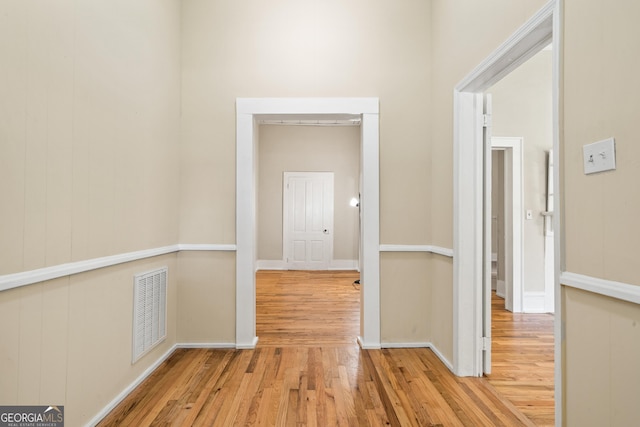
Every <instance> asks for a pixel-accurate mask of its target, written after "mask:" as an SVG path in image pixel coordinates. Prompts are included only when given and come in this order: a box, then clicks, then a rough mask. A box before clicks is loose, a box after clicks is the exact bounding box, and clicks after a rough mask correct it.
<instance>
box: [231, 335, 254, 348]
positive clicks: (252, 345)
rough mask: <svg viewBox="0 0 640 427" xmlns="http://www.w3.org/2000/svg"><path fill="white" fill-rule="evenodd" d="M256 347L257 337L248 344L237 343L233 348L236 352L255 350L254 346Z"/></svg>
mask: <svg viewBox="0 0 640 427" xmlns="http://www.w3.org/2000/svg"><path fill="white" fill-rule="evenodd" d="M257 345H258V337H253V340H251V342H248V343H244V344H243V343H237V342H236V344H235V347H236V348H237V349H238V350H253V349H254V348H256V346H257Z"/></svg>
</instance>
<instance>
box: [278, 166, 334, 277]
mask: <svg viewBox="0 0 640 427" xmlns="http://www.w3.org/2000/svg"><path fill="white" fill-rule="evenodd" d="M294 177H305V178H322V179H323V180H324V183H325V184H327V183H330V188H331V197H330V200H325V201H326V202H327V205H326V208H327V210H326V211H323V219H324V220H325V221H324V222H323V225H322V227H323V228H324V227H327V230H328V233H326V234H327V235H328V236H330V237H331V238H330V239H328V241H327V242H325V245H324V247H323V259H326V268H325V269H326V270H328V269H329V266H330V265H331V262H332V261H333V230H334V223H333V220H334V218H333V194H334V193H333V191H334V187H333V177H334V173H333V172H284V174H283V179H282V262H283V264H284V266H285V269H292V267H295V266H294V261H293V260H289V255H290V254H291V251H292V249H293V248H292V246H291V239H292V232H291V231H290V227H289V226H290V225H291V224H290V223H289V221H294V219H293V218H292V217H291V215H290V211H289V208H290V207H291V206H290V203H291V202H292V201H293V196H292V195H291V193H290V192H289V189H288V185H289V179H290V178H294ZM325 195H326V196H327V197H328V194H326V193H325ZM329 211H331V217H330V218H327V217H326V216H325V214H327V213H328V212H329ZM325 251H326V252H325ZM327 252H328V259H327V257H326V256H325V255H327ZM296 269H297V268H296Z"/></svg>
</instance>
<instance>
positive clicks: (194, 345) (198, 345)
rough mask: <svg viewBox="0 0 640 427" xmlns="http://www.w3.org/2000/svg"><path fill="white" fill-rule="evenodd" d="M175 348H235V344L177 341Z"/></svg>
mask: <svg viewBox="0 0 640 427" xmlns="http://www.w3.org/2000/svg"><path fill="white" fill-rule="evenodd" d="M176 348H213V349H235V348H236V344H235V343H232V342H193V343H178V344H176Z"/></svg>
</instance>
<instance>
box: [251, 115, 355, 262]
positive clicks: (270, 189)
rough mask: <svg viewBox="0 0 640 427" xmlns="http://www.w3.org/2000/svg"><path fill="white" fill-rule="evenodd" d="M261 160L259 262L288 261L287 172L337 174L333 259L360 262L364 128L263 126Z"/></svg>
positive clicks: (259, 176) (259, 175) (335, 177)
mask: <svg viewBox="0 0 640 427" xmlns="http://www.w3.org/2000/svg"><path fill="white" fill-rule="evenodd" d="M258 159H259V162H260V166H259V168H258V170H259V172H258V259H260V260H282V209H283V208H282V185H283V181H282V179H283V178H282V177H283V172H334V218H333V219H334V230H333V259H339V260H357V259H358V227H359V225H358V209H357V208H354V207H352V206H350V205H349V201H350V200H351V198H352V197H358V187H359V182H360V127H357V126H349V127H347V126H341V127H317V126H277V125H263V126H261V129H260V143H259V154H258Z"/></svg>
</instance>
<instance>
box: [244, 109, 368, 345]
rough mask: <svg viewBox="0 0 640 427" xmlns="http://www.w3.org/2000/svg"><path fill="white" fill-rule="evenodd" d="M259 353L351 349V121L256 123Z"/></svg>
mask: <svg viewBox="0 0 640 427" xmlns="http://www.w3.org/2000/svg"><path fill="white" fill-rule="evenodd" d="M258 123H259V126H260V127H259V135H260V142H259V145H258V159H259V160H258V180H257V181H258V184H257V186H258V188H257V190H258V206H257V219H258V221H257V223H258V253H257V258H258V261H257V265H258V271H257V273H256V332H257V335H258V337H259V339H260V341H259V345H260V346H265V345H266V346H273V345H277V346H283V345H293V344H295V345H303V346H304V345H321V344H326V345H345V344H351V345H352V344H354V343H355V342H356V339H357V337H358V334H359V330H360V320H359V319H360V288H359V286H357V284H356V283H355V282H359V279H360V277H359V272H358V256H359V209H358V207H357V206H352V203H351V201H352V199H356V200H357V197H358V194H359V191H360V189H359V183H360V133H361V130H360V120H359V119H334V120H329V119H327V118H325V119H324V120H322V121H319V120H300V119H293V120H259V121H258Z"/></svg>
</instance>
